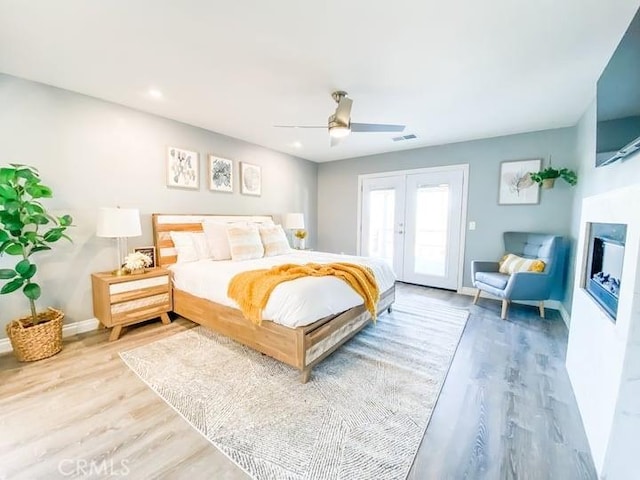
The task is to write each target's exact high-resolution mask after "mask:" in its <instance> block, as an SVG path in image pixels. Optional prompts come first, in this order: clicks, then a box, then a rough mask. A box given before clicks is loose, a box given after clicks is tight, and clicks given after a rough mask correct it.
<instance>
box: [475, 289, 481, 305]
mask: <svg viewBox="0 0 640 480" xmlns="http://www.w3.org/2000/svg"><path fill="white" fill-rule="evenodd" d="M479 298H480V289H479V288H478V289H477V290H476V294H475V296H474V297H473V304H474V305H475V304H477V303H478V299H479Z"/></svg>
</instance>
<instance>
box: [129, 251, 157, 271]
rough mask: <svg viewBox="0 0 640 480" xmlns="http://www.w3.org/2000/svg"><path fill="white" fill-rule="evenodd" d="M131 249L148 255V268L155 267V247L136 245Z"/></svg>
mask: <svg viewBox="0 0 640 480" xmlns="http://www.w3.org/2000/svg"><path fill="white" fill-rule="evenodd" d="M133 251H134V252H140V253H144V254H145V255H148V256H149V257H150V258H151V265H149V267H148V268H156V247H153V246H152V247H138V248H134V249H133Z"/></svg>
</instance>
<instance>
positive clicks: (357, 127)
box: [351, 123, 405, 132]
mask: <svg viewBox="0 0 640 480" xmlns="http://www.w3.org/2000/svg"><path fill="white" fill-rule="evenodd" d="M404 127H405V126H404V125H385V124H382V123H351V131H352V132H402V131H403V130H404Z"/></svg>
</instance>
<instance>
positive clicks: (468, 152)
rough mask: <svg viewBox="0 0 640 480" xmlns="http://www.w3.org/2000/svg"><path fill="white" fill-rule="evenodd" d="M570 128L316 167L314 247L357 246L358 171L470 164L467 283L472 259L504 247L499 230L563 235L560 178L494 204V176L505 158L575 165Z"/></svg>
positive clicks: (566, 202) (566, 198) (569, 195)
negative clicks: (516, 199) (536, 196)
mask: <svg viewBox="0 0 640 480" xmlns="http://www.w3.org/2000/svg"><path fill="white" fill-rule="evenodd" d="M574 145H575V129H574V128H564V129H557V130H545V131H541V132H533V133H526V134H520V135H510V136H505V137H497V138H489V139H484V140H475V141H470V142H464V143H456V144H449V145H443V146H437V147H427V148H420V149H415V150H405V151H402V152H395V153H386V154H380V155H372V156H368V157H361V158H354V159H349V160H342V161H337V162H330V163H323V164H320V165H319V167H318V248H319V249H320V250H327V251H333V252H345V253H354V252H355V251H356V243H357V241H356V233H357V232H356V230H357V224H356V223H357V198H358V192H357V187H358V175H359V174H365V173H375V172H387V171H394V170H405V169H413V168H423V167H432V166H440V165H452V164H463V163H468V164H469V201H468V216H467V220H468V221H475V222H476V230H475V231H467V237H466V248H465V261H464V265H465V271H464V285H465V286H471V278H470V273H469V267H470V262H471V260H497V259H498V258H499V257H500V255H501V254H502V253H503V250H504V247H503V245H502V232H504V231H506V230H516V231H518V230H521V231H533V232H548V233H556V234H560V235H568V234H569V233H570V225H571V218H570V217H571V206H572V201H573V189H572V188H571V187H569V186H568V185H567V184H566V183H565V182H563V181H559V182H557V183H556V188H554V189H553V190H543V191H541V194H540V203H539V204H538V205H526V206H516V205H498V203H497V199H498V177H499V171H500V163H501V162H502V161H504V160H523V159H531V158H542V159H543V160H544V162H543V166H547V163H548V161H549V156H551V157H552V164H553V165H554V166H566V167H570V168H573V167H574V166H575V147H574Z"/></svg>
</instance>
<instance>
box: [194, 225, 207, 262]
mask: <svg viewBox="0 0 640 480" xmlns="http://www.w3.org/2000/svg"><path fill="white" fill-rule="evenodd" d="M191 240H192V241H193V247H194V248H195V249H196V255H198V260H204V259H206V258H211V252H210V250H209V244H208V243H207V237H205V235H204V232H191Z"/></svg>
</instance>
